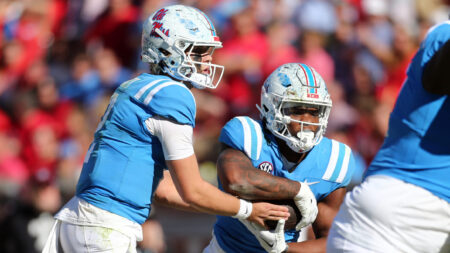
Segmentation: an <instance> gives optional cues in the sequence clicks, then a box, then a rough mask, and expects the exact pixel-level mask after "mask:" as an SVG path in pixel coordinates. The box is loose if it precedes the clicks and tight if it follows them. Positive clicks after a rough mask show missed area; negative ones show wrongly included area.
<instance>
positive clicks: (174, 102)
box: [76, 74, 196, 224]
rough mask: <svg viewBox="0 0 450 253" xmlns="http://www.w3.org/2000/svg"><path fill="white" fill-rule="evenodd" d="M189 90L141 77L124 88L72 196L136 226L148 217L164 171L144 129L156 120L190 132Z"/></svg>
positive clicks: (191, 107) (157, 145) (154, 142)
mask: <svg viewBox="0 0 450 253" xmlns="http://www.w3.org/2000/svg"><path fill="white" fill-rule="evenodd" d="M195 111H196V105H195V100H194V97H193V96H192V93H191V92H190V90H189V89H188V88H187V87H186V86H185V85H184V84H182V83H179V82H175V81H173V80H172V79H170V78H169V77H166V76H159V75H151V74H142V75H140V76H138V77H136V78H135V79H132V80H130V81H128V82H125V83H123V84H122V85H121V86H120V87H119V88H117V90H116V91H115V93H114V94H113V95H112V96H111V101H110V104H109V106H108V108H107V110H106V112H105V114H104V115H103V117H102V120H101V122H100V124H99V126H98V128H97V130H96V133H95V135H94V141H93V142H92V144H91V146H90V148H89V151H88V154H87V155H86V159H85V162H84V164H83V169H82V172H81V176H80V179H79V181H78V185H77V191H76V195H77V196H78V197H80V198H82V199H84V200H86V201H87V202H89V203H91V204H92V205H95V206H97V207H99V208H102V209H104V210H107V211H110V212H112V213H115V214H118V215H120V216H123V217H125V218H128V219H130V220H132V221H135V222H137V223H140V224H142V223H144V221H145V220H146V219H147V217H148V215H149V214H150V210H151V207H150V205H151V203H152V197H153V193H154V191H155V189H156V187H157V186H158V183H159V181H160V180H161V178H162V175H163V170H164V169H166V164H165V160H164V154H163V151H162V146H161V143H160V141H159V140H158V138H157V137H155V136H153V135H152V134H151V133H150V132H149V131H148V129H147V128H146V126H145V121H146V120H147V119H148V118H150V117H152V116H154V115H160V116H162V117H165V118H167V119H170V120H173V121H175V122H178V123H180V124H188V125H191V126H193V127H194V124H195Z"/></svg>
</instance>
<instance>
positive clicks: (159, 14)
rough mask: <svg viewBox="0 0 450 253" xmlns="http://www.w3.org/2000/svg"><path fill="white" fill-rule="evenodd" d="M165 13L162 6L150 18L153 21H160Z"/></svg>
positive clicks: (165, 10)
mask: <svg viewBox="0 0 450 253" xmlns="http://www.w3.org/2000/svg"><path fill="white" fill-rule="evenodd" d="M166 13H167V9H164V8H162V9H161V10H159V11H158V12H156V13H155V15H154V16H153V18H152V20H153V21H161V20H162V19H163V18H164V16H165V15H166Z"/></svg>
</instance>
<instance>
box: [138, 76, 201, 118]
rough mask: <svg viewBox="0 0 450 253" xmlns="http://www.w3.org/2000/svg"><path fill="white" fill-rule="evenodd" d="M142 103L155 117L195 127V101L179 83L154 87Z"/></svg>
mask: <svg viewBox="0 0 450 253" xmlns="http://www.w3.org/2000/svg"><path fill="white" fill-rule="evenodd" d="M143 103H144V104H146V105H147V106H148V107H149V109H150V110H151V111H152V112H153V113H154V114H156V115H159V116H162V117H164V118H167V119H170V120H174V121H175V122H177V123H180V124H186V125H191V126H192V127H195V112H196V104H195V99H194V96H193V95H192V93H191V91H190V90H188V89H187V88H186V86H184V85H183V84H181V83H178V82H168V83H166V84H162V85H159V86H158V87H155V88H154V89H152V90H151V92H150V93H149V94H148V95H147V96H146V97H145V99H144V100H143Z"/></svg>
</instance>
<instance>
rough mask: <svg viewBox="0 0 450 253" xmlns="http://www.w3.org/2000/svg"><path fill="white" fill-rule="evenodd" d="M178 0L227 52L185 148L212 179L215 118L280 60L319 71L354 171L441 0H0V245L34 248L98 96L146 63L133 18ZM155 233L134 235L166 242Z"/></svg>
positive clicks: (60, 196) (66, 190)
mask: <svg viewBox="0 0 450 253" xmlns="http://www.w3.org/2000/svg"><path fill="white" fill-rule="evenodd" d="M175 3H181V4H186V5H190V6H195V7H197V8H199V9H201V10H203V11H204V12H205V13H206V14H207V15H208V16H209V17H210V18H211V19H212V21H213V23H214V24H215V25H216V29H217V30H218V33H219V36H220V38H221V41H222V42H223V45H224V48H223V49H220V50H218V51H216V52H215V54H214V62H215V63H217V64H221V65H224V66H225V74H224V78H223V80H222V82H221V84H220V85H219V87H218V88H217V89H216V90H194V91H193V93H194V96H195V97H196V100H197V107H198V108H197V110H198V111H197V123H196V124H197V127H196V128H195V133H194V134H195V135H194V138H195V149H196V154H197V157H198V159H199V163H200V165H201V170H202V175H203V176H204V177H206V178H207V179H209V180H210V181H214V180H215V174H214V171H215V160H216V158H217V154H218V151H219V143H218V135H219V133H220V130H221V127H222V126H223V125H224V124H225V123H226V122H227V121H228V120H229V119H230V118H231V117H233V116H237V115H250V116H252V117H254V118H258V117H259V115H258V111H257V109H256V107H255V104H257V103H259V99H260V87H261V85H262V82H263V81H264V79H265V78H266V77H267V76H268V75H269V74H270V73H271V72H272V71H273V70H275V68H277V67H278V66H279V65H281V64H284V63H288V62H303V63H306V64H308V65H310V66H312V67H313V68H315V69H316V70H317V71H318V72H319V73H320V74H321V75H322V77H323V78H324V80H325V81H326V83H327V85H328V88H329V91H330V94H331V97H332V100H333V108H332V111H331V116H330V119H329V125H328V129H327V133H326V136H327V137H330V138H334V139H337V140H339V141H342V142H344V143H346V144H348V145H349V146H351V147H352V148H353V150H354V151H355V152H356V154H357V157H358V164H359V166H358V167H359V168H360V171H358V172H357V173H356V175H355V178H354V182H353V184H357V183H358V182H359V181H360V180H361V178H362V175H363V173H364V170H365V168H366V166H367V164H368V163H370V161H371V159H372V158H373V156H374V154H375V152H376V151H377V150H378V148H379V147H380V145H381V142H382V140H383V137H384V135H385V133H386V130H387V121H388V117H389V113H390V111H391V109H392V107H393V104H394V103H395V100H396V96H397V93H398V92H399V89H400V88H401V86H402V81H403V79H404V77H405V72H406V69H407V66H408V63H409V61H410V59H411V58H412V56H413V54H414V53H415V51H416V50H417V47H418V45H419V43H420V41H421V40H422V38H423V37H424V33H425V32H426V30H427V29H428V28H429V27H430V26H432V25H433V24H435V23H437V22H439V21H443V20H446V19H447V18H448V14H449V10H450V1H449V0H396V1H390V0H228V1H227V0H198V1H194V0H187V1H168V0H166V1H165V0H0V27H1V32H0V227H1V228H2V229H1V231H0V251H1V252H39V251H40V250H41V249H42V247H43V244H44V242H45V239H46V237H47V233H48V231H49V230H50V228H51V225H52V223H53V219H52V214H54V213H55V212H56V211H57V210H58V209H59V208H60V207H61V204H62V203H65V201H67V200H68V199H69V198H70V197H72V196H73V194H74V190H75V185H76V182H77V179H78V176H79V173H80V171H81V166H82V163H83V160H84V155H85V153H86V151H87V148H88V146H89V144H90V142H91V140H92V138H93V133H94V132H95V128H96V125H97V123H98V122H99V121H100V117H101V116H102V114H103V112H104V110H105V107H106V106H107V104H108V102H109V96H110V95H111V94H112V92H113V91H114V89H115V88H116V87H117V86H118V85H120V84H121V83H122V82H123V81H125V80H127V79H129V78H131V77H133V76H136V75H138V74H139V73H142V72H148V66H147V65H146V64H143V63H141V62H140V37H141V28H142V24H143V21H144V20H145V18H146V17H148V15H150V14H151V13H152V12H153V11H155V10H156V9H158V8H160V7H162V6H164V5H168V4H175ZM150 223H151V224H147V227H149V228H151V229H153V230H152V231H159V232H154V233H153V235H157V234H159V236H160V238H157V239H155V238H153V239H152V238H150V237H149V239H148V240H150V241H151V240H155V241H159V242H161V241H163V239H162V236H163V235H162V232H161V231H162V230H161V227H160V226H159V224H157V223H156V224H154V223H152V222H151V220H150ZM155 229H156V230H155ZM144 231H145V230H144ZM148 240H146V241H145V242H148ZM155 244H157V243H149V245H150V246H146V245H147V244H146V243H143V244H142V245H141V246H140V248H141V250H142V252H164V251H165V250H166V247H165V245H161V243H159V244H158V246H154V245H155ZM152 247H153V249H151V248H152Z"/></svg>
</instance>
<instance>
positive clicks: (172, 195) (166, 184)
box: [154, 171, 197, 211]
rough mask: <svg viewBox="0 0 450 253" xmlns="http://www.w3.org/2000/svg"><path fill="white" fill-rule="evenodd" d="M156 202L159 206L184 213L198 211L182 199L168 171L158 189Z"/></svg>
mask: <svg viewBox="0 0 450 253" xmlns="http://www.w3.org/2000/svg"><path fill="white" fill-rule="evenodd" d="M154 201H155V202H156V203H158V204H161V205H164V206H168V207H172V208H176V209H180V210H184V211H197V210H196V209H195V208H194V207H193V206H191V205H190V204H189V203H187V202H186V201H184V200H183V199H182V198H181V196H180V194H179V193H178V191H177V189H176V187H175V185H174V183H173V181H172V177H171V176H170V173H169V172H168V171H164V177H163V179H162V180H161V182H160V183H159V185H158V188H156V191H155V196H154Z"/></svg>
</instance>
